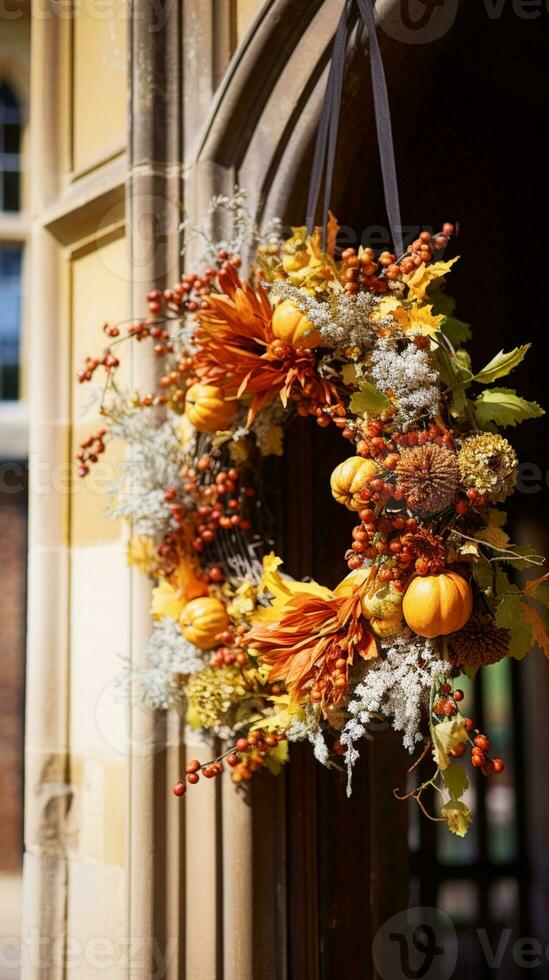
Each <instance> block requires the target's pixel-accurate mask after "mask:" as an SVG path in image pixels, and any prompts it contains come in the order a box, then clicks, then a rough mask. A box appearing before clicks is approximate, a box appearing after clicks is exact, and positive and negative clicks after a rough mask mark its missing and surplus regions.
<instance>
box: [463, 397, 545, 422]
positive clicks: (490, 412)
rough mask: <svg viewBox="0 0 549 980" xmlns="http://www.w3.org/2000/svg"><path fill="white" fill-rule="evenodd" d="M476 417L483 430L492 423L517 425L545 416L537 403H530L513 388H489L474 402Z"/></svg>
mask: <svg viewBox="0 0 549 980" xmlns="http://www.w3.org/2000/svg"><path fill="white" fill-rule="evenodd" d="M474 409H475V416H476V420H477V423H478V425H479V427H480V428H481V429H483V428H486V427H487V426H489V424H490V423H491V422H495V424H496V425H502V426H505V425H517V423H518V422H524V421H526V419H535V418H539V417H540V415H545V412H544V410H543V408H541V407H540V406H539V405H538V404H537V403H536V402H528V401H526V399H525V398H521V397H520V395H517V393H516V391H513V389H512V388H487V389H486V391H482V392H481V393H480V395H479V396H478V398H477V399H476V400H475V402H474Z"/></svg>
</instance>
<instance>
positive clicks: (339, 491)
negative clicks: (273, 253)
mask: <svg viewBox="0 0 549 980" xmlns="http://www.w3.org/2000/svg"><path fill="white" fill-rule="evenodd" d="M376 473H377V464H376V463H374V461H373V460H372V459H363V458H362V456H349V459H345V460H344V461H343V463H340V464H339V466H336V468H335V470H334V472H333V473H332V475H331V477H330V486H331V488H332V494H333V496H334V497H335V499H336V500H337V502H338V504H345V507H348V508H349V510H360V509H361V507H364V501H363V500H360V498H357V496H356V495H357V494H358V492H359V490H362V488H363V487H365V486H366V484H368V483H369V482H370V480H372V479H373V478H374V476H375V475H376Z"/></svg>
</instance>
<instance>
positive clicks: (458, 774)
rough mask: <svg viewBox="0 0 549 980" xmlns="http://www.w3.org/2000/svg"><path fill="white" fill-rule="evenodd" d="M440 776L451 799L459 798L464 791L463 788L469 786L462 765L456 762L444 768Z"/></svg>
mask: <svg viewBox="0 0 549 980" xmlns="http://www.w3.org/2000/svg"><path fill="white" fill-rule="evenodd" d="M442 778H443V780H444V785H445V786H446V789H447V790H448V792H449V794H450V799H451V800H459V799H460V797H462V796H463V794H464V793H465V790H466V789H468V788H469V780H468V779H467V773H466V772H465V769H464V767H463V766H461V765H459V764H458V763H456V762H454V763H453V764H452V765H451V766H449V768H448V769H445V770H444V772H443V773H442Z"/></svg>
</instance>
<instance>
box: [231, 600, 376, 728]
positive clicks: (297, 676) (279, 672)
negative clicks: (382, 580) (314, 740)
mask: <svg viewBox="0 0 549 980" xmlns="http://www.w3.org/2000/svg"><path fill="white" fill-rule="evenodd" d="M364 588H365V585H364V586H363V587H361V588H359V589H358V590H357V591H356V592H354V593H353V595H351V596H337V595H329V596H328V597H327V598H325V597H323V596H321V595H317V594H311V593H307V592H300V593H298V594H296V595H294V596H293V598H291V599H290V600H289V601H288V602H286V603H285V605H284V607H283V609H282V611H281V615H280V620H279V622H275V623H268V624H267V625H254V626H253V627H252V629H251V630H250V632H249V633H248V636H247V640H248V643H249V645H250V647H251V648H252V649H253V650H255V651H257V653H258V655H259V657H260V658H261V659H262V660H263V661H265V663H267V664H269V665H270V667H271V671H270V674H269V680H270V681H284V683H285V684H286V687H287V689H288V693H289V694H290V697H291V699H292V700H293V701H297V702H301V703H303V702H304V701H305V700H308V699H310V700H311V701H313V702H316V703H319V704H321V706H322V709H323V711H324V712H326V710H327V709H328V708H329V707H335V706H337V705H338V704H340V703H341V701H342V700H343V698H344V697H345V694H346V693H347V688H348V684H349V671H350V669H351V667H352V666H353V665H354V664H355V663H356V662H357V659H358V658H359V657H361V658H362V659H363V660H370V659H372V658H373V657H376V656H377V647H376V641H375V638H374V636H373V634H372V633H371V631H370V629H369V627H368V622H367V620H365V619H364V617H363V616H362V615H361V608H360V603H361V598H362V593H363V591H364Z"/></svg>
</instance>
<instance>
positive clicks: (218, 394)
mask: <svg viewBox="0 0 549 980" xmlns="http://www.w3.org/2000/svg"><path fill="white" fill-rule="evenodd" d="M235 412H236V402H234V401H227V400H226V399H225V396H224V394H223V389H222V388H218V387H217V386H216V385H203V384H198V383H197V384H194V385H191V387H190V388H189V390H188V392H187V397H186V398H185V415H186V416H187V418H188V420H189V422H190V423H191V424H192V425H194V427H195V429H198V431H199V432H217V430H218V429H221V430H223V429H226V428H228V426H229V424H230V422H231V420H232V418H233V416H234V414H235Z"/></svg>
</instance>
